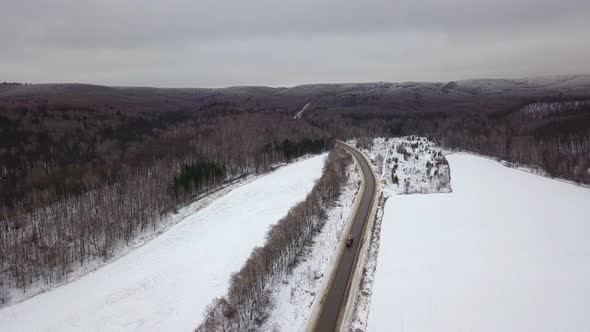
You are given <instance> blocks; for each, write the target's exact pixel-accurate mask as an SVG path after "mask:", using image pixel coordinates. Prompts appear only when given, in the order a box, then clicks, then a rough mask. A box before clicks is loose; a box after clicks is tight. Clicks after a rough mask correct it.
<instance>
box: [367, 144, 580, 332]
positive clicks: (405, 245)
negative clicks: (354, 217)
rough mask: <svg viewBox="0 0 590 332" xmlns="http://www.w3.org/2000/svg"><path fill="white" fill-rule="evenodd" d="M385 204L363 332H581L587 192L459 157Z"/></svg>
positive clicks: (470, 158)
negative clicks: (447, 176) (428, 188)
mask: <svg viewBox="0 0 590 332" xmlns="http://www.w3.org/2000/svg"><path fill="white" fill-rule="evenodd" d="M447 159H448V161H449V163H450V167H451V170H452V174H453V193H452V194H449V195H436V194H435V195H410V196H398V197H395V198H392V199H390V200H389V201H388V202H387V204H386V208H385V215H384V218H383V225H382V231H381V239H382V242H381V248H380V251H379V256H380V257H379V265H378V268H377V274H376V277H375V283H374V289H373V290H374V291H373V293H374V295H373V298H372V305H371V312H370V316H369V322H368V330H369V331H383V330H403V331H434V330H435V331H478V332H482V331H588V330H590V318H589V317H588V315H587V308H588V307H590V300H589V299H590V287H589V286H588V280H590V264H589V263H588V262H590V246H589V245H588V241H587V234H588V233H589V232H590V222H589V221H588V218H587V210H588V209H587V207H588V202H590V190H588V189H585V188H581V187H577V186H572V185H568V184H564V183H561V182H559V181H555V180H551V179H547V178H544V177H539V176H535V175H531V174H528V173H524V172H520V171H518V170H514V169H511V168H506V167H503V166H502V165H501V164H500V163H498V162H495V161H492V160H489V159H484V158H480V157H476V156H473V155H468V154H452V155H450V156H447Z"/></svg>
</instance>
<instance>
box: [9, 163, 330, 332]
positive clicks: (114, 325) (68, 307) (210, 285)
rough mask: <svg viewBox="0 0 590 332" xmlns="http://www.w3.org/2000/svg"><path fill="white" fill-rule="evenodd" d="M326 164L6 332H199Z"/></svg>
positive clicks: (22, 312)
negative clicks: (213, 305)
mask: <svg viewBox="0 0 590 332" xmlns="http://www.w3.org/2000/svg"><path fill="white" fill-rule="evenodd" d="M324 158H325V155H321V156H317V157H313V158H310V159H307V160H304V161H300V162H297V163H294V164H291V165H288V166H284V167H282V168H280V169H278V170H276V171H274V172H272V173H270V174H268V175H266V176H263V177H261V178H259V179H257V180H255V181H253V182H251V183H248V184H245V185H243V186H241V187H239V188H237V189H235V190H233V191H231V192H229V193H228V194H227V195H225V196H223V197H221V198H219V199H217V200H215V201H213V202H211V204H210V205H208V206H207V207H205V208H203V209H201V210H199V211H197V212H196V213H194V214H190V215H188V216H187V218H185V219H184V220H183V221H181V222H180V223H178V224H177V225H176V226H174V227H172V228H171V229H169V230H168V231H167V232H165V233H163V234H162V235H160V236H158V237H156V238H155V239H153V240H152V241H149V242H148V243H146V244H145V245H143V246H141V247H139V248H137V249H135V250H133V251H131V252H129V253H128V254H127V255H125V256H123V257H121V258H119V259H118V260H115V261H113V262H112V263H110V264H108V265H106V266H104V267H102V268H100V269H98V270H96V271H94V272H92V273H90V274H88V275H86V276H84V277H82V278H80V279H78V280H76V281H74V282H72V283H69V284H67V285H64V286H61V287H58V288H56V289H53V290H51V291H48V292H46V293H43V294H39V295H37V296H35V297H33V298H30V299H28V300H26V301H24V302H21V303H19V304H16V305H13V306H10V307H7V308H3V309H0V331H2V332H10V331H191V330H192V329H194V328H195V327H196V326H197V324H198V322H199V320H200V319H201V318H202V317H203V311H204V309H205V306H206V305H207V304H209V303H210V302H211V300H212V299H213V298H214V297H216V296H221V295H223V294H225V292H226V290H227V286H228V280H229V276H230V274H231V273H232V272H235V271H237V270H238V269H239V268H240V267H241V265H242V263H243V262H244V261H245V260H246V258H247V257H248V256H249V255H250V252H251V251H252V249H253V248H254V247H255V246H257V245H261V244H262V243H263V242H264V238H265V234H266V231H267V229H268V227H269V226H270V225H271V224H272V223H274V222H276V221H277V220H278V219H280V218H281V217H283V216H284V215H285V214H286V213H287V211H288V210H289V208H291V207H292V206H293V205H295V204H296V203H297V202H298V201H301V200H303V199H304V198H305V196H306V195H307V193H308V192H309V191H310V190H311V188H312V187H313V184H314V181H315V180H316V179H317V178H319V177H320V175H321V171H322V167H323V160H324ZM187 209H188V211H191V207H187ZM187 214H188V213H187V210H182V209H181V210H180V215H187Z"/></svg>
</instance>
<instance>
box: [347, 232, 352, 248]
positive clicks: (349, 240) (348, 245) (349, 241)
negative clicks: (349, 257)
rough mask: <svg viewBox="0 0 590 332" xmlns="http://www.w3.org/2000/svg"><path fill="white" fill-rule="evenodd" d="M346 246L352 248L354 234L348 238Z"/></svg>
mask: <svg viewBox="0 0 590 332" xmlns="http://www.w3.org/2000/svg"><path fill="white" fill-rule="evenodd" d="M346 246H347V247H349V248H350V247H352V234H349V235H348V237H347V238H346Z"/></svg>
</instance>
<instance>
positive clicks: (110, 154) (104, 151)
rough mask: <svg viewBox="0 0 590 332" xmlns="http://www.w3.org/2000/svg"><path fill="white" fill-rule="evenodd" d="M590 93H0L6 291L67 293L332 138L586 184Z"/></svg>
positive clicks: (499, 85)
mask: <svg viewBox="0 0 590 332" xmlns="http://www.w3.org/2000/svg"><path fill="white" fill-rule="evenodd" d="M588 81H590V78H588V77H586V76H575V77H567V78H564V79H560V80H557V81H555V82H553V81H551V82H549V83H548V82H536V81H527V80H522V81H506V80H489V81H459V82H447V83H397V84H396V83H366V84H339V85H338V84H337V85H307V86H298V87H293V88H265V87H234V88H227V89H153V88H110V87H102V86H90V85H79V84H74V85H35V84H27V85H21V84H0V277H2V278H0V280H2V281H1V283H2V284H0V288H2V287H4V288H5V287H11V288H14V287H16V288H21V289H25V290H26V289H27V287H29V286H30V285H31V284H32V283H35V282H37V281H41V282H45V283H53V282H56V281H59V280H62V279H63V278H64V277H66V276H67V275H68V273H69V272H70V271H71V270H73V269H75V267H76V266H79V265H81V264H84V263H85V262H87V261H88V260H92V259H107V258H109V257H111V256H112V255H113V253H114V252H115V251H116V250H117V248H119V247H121V246H124V245H126V244H127V243H129V242H130V241H131V240H132V239H133V238H134V237H135V236H137V234H138V233H139V232H142V231H143V230H145V229H146V228H151V229H158V228H159V227H161V226H162V224H163V223H165V222H166V218H165V216H166V214H167V213H171V212H173V211H174V210H175V209H176V208H177V207H179V206H181V205H183V204H186V203H187V202H189V201H191V200H193V199H195V198H196V197H200V196H201V195H204V194H207V193H208V192H210V191H212V190H215V189H216V188H218V187H219V186H221V185H224V184H227V183H229V182H232V181H235V180H237V179H239V178H241V177H244V176H246V175H250V174H257V173H264V172H267V171H269V170H272V169H273V168H274V167H275V166H277V165H279V164H281V163H285V162H288V161H290V160H291V159H293V158H297V157H299V156H302V155H305V154H315V153H319V152H322V151H326V150H329V149H330V148H331V147H332V146H333V145H334V141H335V140H336V139H341V140H346V139H350V138H360V139H363V138H371V137H378V136H401V135H421V136H428V137H431V138H433V139H436V140H437V141H438V142H439V143H440V144H441V145H443V146H444V147H446V148H449V149H457V150H466V151H472V152H476V153H479V154H483V155H487V156H492V157H496V158H499V159H503V160H507V161H511V162H514V163H518V164H522V165H526V166H529V167H537V168H539V169H541V170H543V171H545V172H546V173H547V174H548V175H549V176H553V177H559V178H564V179H569V180H573V181H577V182H580V183H587V184H589V183H590V102H589V100H590V84H588V83H586V82H588ZM309 102H311V104H310V106H309V107H308V108H307V109H306V110H305V112H304V113H302V116H301V118H300V119H294V118H293V116H294V115H295V114H296V113H297V112H299V111H300V110H301V108H302V107H303V105H305V104H307V103H309ZM0 293H1V292H0ZM1 301H3V300H2V299H0V303H1Z"/></svg>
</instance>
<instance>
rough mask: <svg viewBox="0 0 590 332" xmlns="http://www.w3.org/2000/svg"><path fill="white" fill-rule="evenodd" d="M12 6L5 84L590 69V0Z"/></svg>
mask: <svg viewBox="0 0 590 332" xmlns="http://www.w3.org/2000/svg"><path fill="white" fill-rule="evenodd" d="M3 6H4V7H6V8H7V10H2V11H0V39H1V40H2V44H0V45H1V46H0V75H7V76H8V77H7V78H6V79H7V80H8V79H12V80H27V81H45V82H47V81H72V80H73V81H81V82H92V83H105V84H133V85H138V84H140V85H172V86H190V85H201V86H220V85H231V84H273V85H281V84H295V83H304V82H311V81H314V82H317V81H358V80H399V79H403V80H405V79H422V80H441V79H451V78H462V77H473V76H478V75H488V76H498V75H507V76H518V75H535V74H547V73H549V74H554V73H561V72H564V71H566V70H567V71H568V72H571V71H590V64H588V63H587V61H585V60H583V58H582V57H583V56H585V57H586V58H587V57H588V56H589V55H590V50H589V49H588V46H586V45H588V44H590V40H589V39H590V38H589V37H588V36H587V35H588V34H587V31H590V23H589V22H590V2H589V1H582V0H567V1H550V0H496V1H491V0H489V1H468V0H447V1H440V0H422V1H410V0H400V1H392V0H389V1H388V0H365V1H359V0H354V1H351V0H339V1H338V0H321V1H318V0H316V1H313V0H300V1H289V2H287V1H276V0H250V1H243V0H240V1H237V0H217V1H215V0H199V1H187V0H183V1H154V0H143V1H141V0H133V1H127V0H126V1H121V0H103V1H65V0H56V1H27V0H23V1H13V2H12V3H9V4H5V5H3ZM535 52H536V53H535ZM531 56H532V57H534V59H531V60H530V61H525V58H526V57H531ZM566 61H567V62H566ZM2 79H3V78H2Z"/></svg>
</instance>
